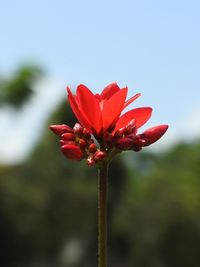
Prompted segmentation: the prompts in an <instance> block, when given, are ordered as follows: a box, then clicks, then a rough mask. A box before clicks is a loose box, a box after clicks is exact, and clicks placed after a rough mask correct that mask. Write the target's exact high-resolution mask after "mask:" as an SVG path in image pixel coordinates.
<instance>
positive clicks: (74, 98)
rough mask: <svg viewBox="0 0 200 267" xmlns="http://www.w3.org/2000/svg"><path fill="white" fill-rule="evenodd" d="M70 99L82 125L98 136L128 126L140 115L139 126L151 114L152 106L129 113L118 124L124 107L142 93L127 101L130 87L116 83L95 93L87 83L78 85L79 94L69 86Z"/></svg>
mask: <svg viewBox="0 0 200 267" xmlns="http://www.w3.org/2000/svg"><path fill="white" fill-rule="evenodd" d="M67 91H68V99H69V102H70V105H71V108H72V110H73V112H74V114H75V115H76V117H77V119H78V120H79V122H80V123H81V125H82V126H84V127H86V128H87V129H88V130H90V131H91V133H93V134H94V135H95V136H96V137H99V136H101V135H102V134H103V133H104V132H105V131H107V130H108V131H109V130H110V129H113V128H115V130H117V129H119V128H121V127H123V126H126V124H127V123H128V122H129V121H130V120H131V119H132V118H133V117H134V116H138V115H139V117H140V118H139V120H138V126H141V125H142V124H144V123H145V122H146V121H147V120H148V119H149V117H150V116H151V108H143V109H139V110H135V111H133V112H132V113H129V114H127V115H126V116H125V117H123V118H122V119H121V120H119V123H118V124H117V125H116V127H115V124H116V122H117V120H118V119H119V116H120V114H121V112H122V111H123V109H124V108H126V107H127V106H128V105H129V104H130V103H132V102H133V101H134V100H136V99H137V98H138V97H139V96H140V94H136V95H135V96H133V97H132V98H130V99H129V100H128V101H126V96H127V91H128V88H127V87H125V88H122V89H120V88H119V86H118V85H117V84H116V83H112V84H110V85H108V86H107V87H106V88H104V90H103V91H102V93H101V94H100V95H99V94H96V95H94V94H93V93H92V92H91V91H90V90H89V89H88V88H87V87H86V86H85V85H83V84H81V85H79V86H78V87H77V91H76V93H77V95H73V94H72V92H71V91H70V89H69V87H67Z"/></svg>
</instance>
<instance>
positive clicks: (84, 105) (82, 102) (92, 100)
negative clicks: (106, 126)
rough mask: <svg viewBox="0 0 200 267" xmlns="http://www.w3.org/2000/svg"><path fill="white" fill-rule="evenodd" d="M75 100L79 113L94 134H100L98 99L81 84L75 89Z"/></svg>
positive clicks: (100, 120) (100, 121)
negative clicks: (76, 100)
mask: <svg viewBox="0 0 200 267" xmlns="http://www.w3.org/2000/svg"><path fill="white" fill-rule="evenodd" d="M77 99H78V104H79V108H80V111H81V113H83V114H84V115H85V116H86V118H87V120H88V122H89V124H90V126H91V128H93V129H94V131H95V134H97V135H98V134H100V132H101V129H102V118H101V110H100V106H99V101H98V99H97V98H96V97H95V96H94V95H93V93H92V92H91V91H90V90H89V89H88V88H87V87H86V86H85V85H83V84H80V85H79V86H78V87H77Z"/></svg>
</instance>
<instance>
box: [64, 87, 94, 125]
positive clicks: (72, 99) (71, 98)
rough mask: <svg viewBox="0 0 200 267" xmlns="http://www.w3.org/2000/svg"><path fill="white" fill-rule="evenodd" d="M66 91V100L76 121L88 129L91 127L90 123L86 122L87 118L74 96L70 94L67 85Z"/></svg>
mask: <svg viewBox="0 0 200 267" xmlns="http://www.w3.org/2000/svg"><path fill="white" fill-rule="evenodd" d="M67 92H68V100H69V103H70V106H71V108H72V111H73V112H74V114H75V116H76V118H77V119H78V121H79V122H80V123H81V125H82V126H84V127H86V128H88V129H90V128H91V127H90V124H89V123H88V121H87V119H86V118H85V117H84V114H82V113H81V112H80V109H79V107H78V103H77V101H76V98H75V96H74V95H73V94H72V92H71V90H70V88H69V87H67Z"/></svg>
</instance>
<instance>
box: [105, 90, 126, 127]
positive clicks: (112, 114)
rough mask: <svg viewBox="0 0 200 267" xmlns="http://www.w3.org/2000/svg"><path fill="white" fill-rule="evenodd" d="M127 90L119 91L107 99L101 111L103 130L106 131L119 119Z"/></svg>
mask: <svg viewBox="0 0 200 267" xmlns="http://www.w3.org/2000/svg"><path fill="white" fill-rule="evenodd" d="M126 95H127V88H123V89H121V90H120V91H119V92H117V93H115V94H114V95H113V96H112V97H111V98H110V99H108V100H107V101H106V102H105V104H104V107H103V110H102V119H103V128H104V130H107V129H108V128H109V127H110V126H111V125H112V123H113V122H114V121H115V120H116V119H117V118H118V117H119V115H120V113H121V111H122V109H123V106H124V102H125V100H126Z"/></svg>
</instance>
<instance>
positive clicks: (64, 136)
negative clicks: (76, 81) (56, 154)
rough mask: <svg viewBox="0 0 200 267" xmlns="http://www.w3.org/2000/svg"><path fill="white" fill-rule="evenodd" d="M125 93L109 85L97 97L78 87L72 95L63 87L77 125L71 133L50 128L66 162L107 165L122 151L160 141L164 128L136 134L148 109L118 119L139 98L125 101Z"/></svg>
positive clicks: (70, 129) (154, 128)
mask: <svg viewBox="0 0 200 267" xmlns="http://www.w3.org/2000/svg"><path fill="white" fill-rule="evenodd" d="M127 91H128V88H127V87H125V88H122V89H120V88H119V86H118V85H117V84H116V83H112V84H109V85H108V86H106V87H105V88H104V89H103V91H102V92H101V94H93V93H92V92H91V91H90V90H89V89H88V88H87V87H86V86H85V85H83V84H81V85H79V86H78V87H77V91H76V95H74V94H72V92H71V90H70V88H69V87H67V92H68V100H69V103H70V106H71V108H72V110H73V112H74V114H75V116H76V118H77V119H78V121H79V123H77V124H75V126H74V128H73V129H72V128H70V127H69V126H68V125H65V124H62V125H51V126H50V129H51V130H52V131H53V132H54V133H56V134H57V135H59V136H60V138H61V140H60V143H61V148H62V151H63V153H64V155H65V156H66V157H67V158H69V159H72V160H81V159H83V158H86V159H87V164H88V165H90V166H92V165H94V164H95V163H99V162H101V161H105V160H107V161H110V160H111V159H112V158H113V156H114V155H115V154H117V153H120V152H122V151H123V150H134V151H140V150H141V149H142V147H144V146H148V145H151V144H153V143H154V142H156V141H157V140H158V139H160V138H161V137H162V135H163V134H164V133H165V132H166V131H167V129H168V126H167V125H160V126H156V127H153V128H150V129H148V130H146V131H145V132H144V133H142V134H138V129H139V128H140V127H141V126H143V125H144V124H145V123H146V122H147V121H148V120H149V118H150V117H151V114H152V108H150V107H142V108H135V109H132V110H130V111H128V112H126V113H124V114H123V115H121V113H122V112H123V110H124V109H125V108H126V107H127V106H128V105H129V104H131V103H132V102H133V101H135V100H136V99H137V98H138V97H140V94H139V93H138V94H136V95H134V96H133V97H131V98H130V99H128V100H126V96H127ZM95 142H96V144H95Z"/></svg>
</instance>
